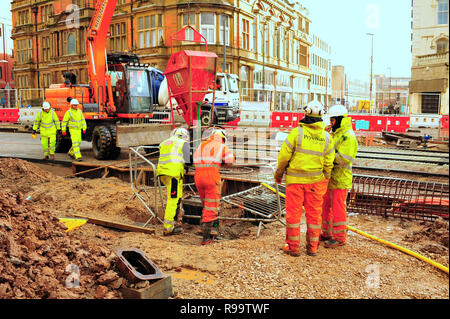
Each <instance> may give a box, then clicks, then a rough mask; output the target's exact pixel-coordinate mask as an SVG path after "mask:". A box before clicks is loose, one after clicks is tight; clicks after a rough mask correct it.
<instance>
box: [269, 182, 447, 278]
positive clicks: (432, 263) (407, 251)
mask: <svg viewBox="0 0 450 319" xmlns="http://www.w3.org/2000/svg"><path fill="white" fill-rule="evenodd" d="M261 185H263V186H264V187H267V188H268V189H270V190H271V191H272V192H274V193H276V190H275V189H274V188H273V187H271V186H269V185H267V184H266V183H261ZM279 194H280V196H281V197H283V198H286V195H284V194H282V193H279ZM347 228H348V230H351V231H352V232H355V233H357V234H360V235H361V236H364V237H367V238H370V239H373V240H376V241H378V242H380V243H382V244H385V245H387V246H389V247H392V248H395V249H398V250H400V251H402V252H404V253H406V254H408V255H411V256H413V257H416V258H418V259H420V260H422V261H424V262H426V263H429V264H430V265H433V266H434V267H437V268H439V269H440V270H442V271H444V272H445V273H447V274H448V267H445V266H444V265H441V264H439V263H437V262H435V261H433V260H431V259H429V258H427V257H424V256H422V255H419V254H418V253H416V252H413V251H412V250H409V249H406V248H403V247H401V246H399V245H396V244H393V243H391V242H388V241H386V240H383V239H380V238H377V237H375V236H372V235H370V234H367V233H365V232H362V231H360V230H359V229H356V228H354V227H351V226H347Z"/></svg>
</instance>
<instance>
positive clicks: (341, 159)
mask: <svg viewBox="0 0 450 319" xmlns="http://www.w3.org/2000/svg"><path fill="white" fill-rule="evenodd" d="M332 137H333V141H334V149H335V152H336V155H335V159H334V167H333V170H332V171H331V178H330V181H329V183H328V190H327V192H326V194H325V197H324V200H323V207H322V236H323V237H325V238H327V237H328V238H333V239H334V240H337V241H339V242H340V243H345V241H346V239H347V207H346V200H347V193H348V190H349V189H351V188H352V182H353V173H352V162H353V160H354V159H355V158H356V154H357V152H358V142H357V140H356V136H355V133H354V132H353V129H352V122H351V118H350V117H344V118H343V119H342V121H341V126H340V127H339V128H338V129H337V130H336V132H334V133H332Z"/></svg>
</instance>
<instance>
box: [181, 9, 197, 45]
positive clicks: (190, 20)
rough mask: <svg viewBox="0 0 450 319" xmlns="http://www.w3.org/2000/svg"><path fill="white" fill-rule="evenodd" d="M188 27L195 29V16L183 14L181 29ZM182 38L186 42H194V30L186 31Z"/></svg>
mask: <svg viewBox="0 0 450 319" xmlns="http://www.w3.org/2000/svg"><path fill="white" fill-rule="evenodd" d="M188 25H190V26H192V27H193V28H195V14H194V13H189V14H183V27H185V26H188ZM184 36H185V39H186V40H189V41H194V30H192V29H186V30H185V34H184Z"/></svg>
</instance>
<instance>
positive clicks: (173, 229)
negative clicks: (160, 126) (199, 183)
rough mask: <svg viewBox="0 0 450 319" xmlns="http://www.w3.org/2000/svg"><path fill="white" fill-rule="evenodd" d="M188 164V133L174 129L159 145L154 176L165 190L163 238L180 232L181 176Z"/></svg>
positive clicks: (180, 129) (184, 130)
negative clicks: (159, 180)
mask: <svg viewBox="0 0 450 319" xmlns="http://www.w3.org/2000/svg"><path fill="white" fill-rule="evenodd" d="M189 163H190V148H189V132H188V131H187V130H186V129H185V128H176V129H174V130H173V131H172V132H171V136H170V137H169V138H168V139H167V140H165V141H163V142H162V143H161V144H159V160H158V166H157V168H156V175H157V176H159V178H160V179H161V182H162V183H163V184H164V185H165V186H166V189H167V203H166V211H165V214H164V231H163V234H164V236H168V235H175V234H179V233H181V232H182V228H181V226H180V225H178V221H179V219H181V216H179V212H180V209H181V207H180V205H181V197H182V195H183V176H184V170H185V165H186V164H187V165H189Z"/></svg>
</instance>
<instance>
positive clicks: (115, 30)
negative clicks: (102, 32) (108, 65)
mask: <svg viewBox="0 0 450 319" xmlns="http://www.w3.org/2000/svg"><path fill="white" fill-rule="evenodd" d="M109 33H110V34H111V36H110V38H109V50H110V51H112V52H114V51H116V52H125V51H127V48H128V46H127V25H126V23H125V22H121V23H116V24H113V25H111V26H110V28H109Z"/></svg>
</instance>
